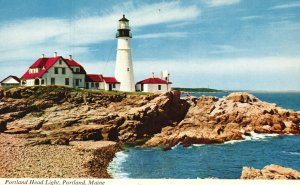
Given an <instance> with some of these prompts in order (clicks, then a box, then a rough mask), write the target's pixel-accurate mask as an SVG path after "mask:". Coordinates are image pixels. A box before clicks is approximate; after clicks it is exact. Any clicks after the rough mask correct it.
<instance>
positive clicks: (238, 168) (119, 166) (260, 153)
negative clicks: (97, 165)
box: [108, 93, 300, 179]
mask: <svg viewBox="0 0 300 185" xmlns="http://www.w3.org/2000/svg"><path fill="white" fill-rule="evenodd" d="M252 94H254V95H255V96H256V97H258V98H259V99H260V100H262V101H267V102H270V103H276V104H277V105H278V106H281V107H283V108H286V109H293V110H296V111H299V110H300V93H252ZM195 95H197V96H202V95H213V96H218V97H223V96H226V95H227V93H209V94H195ZM244 138H245V140H244V141H228V142H226V143H224V144H210V145H193V146H191V147H187V148H185V147H182V146H180V145H177V146H175V147H173V148H172V150H170V151H162V150H161V149H160V148H157V147H153V148H143V149H141V148H132V147H128V148H125V150H124V151H121V152H119V153H117V155H116V157H115V158H114V160H113V161H112V162H111V163H110V166H109V169H108V171H109V173H110V174H111V175H112V177H113V178H176V179H181V178H185V179H189V178H208V177H217V178H222V179H237V178H240V176H241V172H242V168H243V166H251V167H255V168H263V167H264V166H266V165H269V164H278V165H282V166H286V167H290V168H294V169H296V170H299V171H300V136H291V135H288V136H280V135H277V134H257V133H254V132H252V133H251V136H244Z"/></svg>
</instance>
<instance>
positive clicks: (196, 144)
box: [192, 144, 205, 147]
mask: <svg viewBox="0 0 300 185" xmlns="http://www.w3.org/2000/svg"><path fill="white" fill-rule="evenodd" d="M204 145H205V144H193V145H192V146H197V147H198V146H204Z"/></svg>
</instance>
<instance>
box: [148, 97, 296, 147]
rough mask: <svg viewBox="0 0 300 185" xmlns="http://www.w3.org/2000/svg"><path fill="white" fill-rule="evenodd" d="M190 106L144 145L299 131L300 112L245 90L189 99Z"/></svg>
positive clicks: (170, 144) (216, 140)
mask: <svg viewBox="0 0 300 185" xmlns="http://www.w3.org/2000/svg"><path fill="white" fill-rule="evenodd" d="M188 102H190V104H191V105H192V106H191V108H190V109H189V111H188V113H187V115H186V116H185V118H184V120H182V121H181V122H180V123H179V124H178V125H175V126H167V127H165V128H163V130H162V132H161V133H159V134H156V135H155V136H154V137H153V138H151V139H150V140H149V141H147V142H146V143H145V145H144V146H148V147H149V146H164V147H167V148H169V147H171V146H174V145H176V144H178V143H181V144H182V145H184V146H189V145H191V144H209V143H222V142H225V141H229V140H242V139H243V137H244V135H251V134H250V132H251V131H254V132H256V133H278V134H299V133H300V131H299V122H300V115H299V113H297V112H294V111H292V110H286V109H283V108H281V107H278V106H276V105H275V104H270V103H267V102H263V101H260V100H259V99H258V98H256V97H254V96H253V95H251V94H248V93H231V94H230V95H228V96H227V97H224V98H217V97H200V98H199V99H197V98H189V100H188Z"/></svg>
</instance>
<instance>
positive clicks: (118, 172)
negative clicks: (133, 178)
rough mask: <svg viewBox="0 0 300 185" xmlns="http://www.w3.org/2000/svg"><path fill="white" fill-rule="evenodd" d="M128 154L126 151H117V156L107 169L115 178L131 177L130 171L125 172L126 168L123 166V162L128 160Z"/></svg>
mask: <svg viewBox="0 0 300 185" xmlns="http://www.w3.org/2000/svg"><path fill="white" fill-rule="evenodd" d="M127 158H128V154H126V153H125V152H124V151H121V152H117V153H116V156H115V157H114V159H113V160H112V162H110V164H109V166H108V168H107V171H108V173H109V174H110V175H111V176H112V178H114V179H127V178H129V173H126V172H124V171H125V170H124V169H123V167H122V164H123V163H124V162H126V159H127Z"/></svg>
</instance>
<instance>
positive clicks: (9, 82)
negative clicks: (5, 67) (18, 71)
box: [0, 75, 21, 87]
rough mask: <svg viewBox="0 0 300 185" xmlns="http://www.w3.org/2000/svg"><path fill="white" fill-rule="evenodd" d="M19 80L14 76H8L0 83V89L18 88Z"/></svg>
mask: <svg viewBox="0 0 300 185" xmlns="http://www.w3.org/2000/svg"><path fill="white" fill-rule="evenodd" d="M20 81H21V80H20V79H19V78H18V77H16V76H12V75H10V76H8V77H6V78H4V79H3V80H2V81H1V82H0V86H2V87H14V86H19V85H20Z"/></svg>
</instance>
